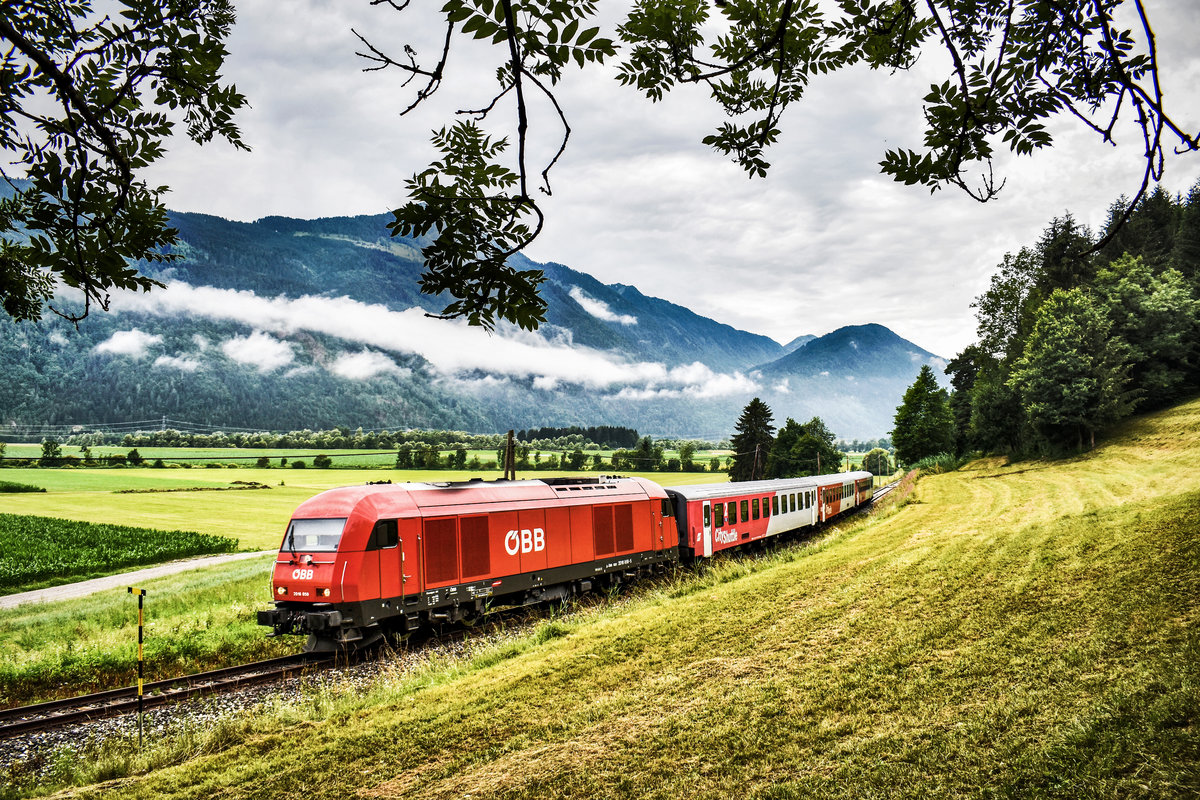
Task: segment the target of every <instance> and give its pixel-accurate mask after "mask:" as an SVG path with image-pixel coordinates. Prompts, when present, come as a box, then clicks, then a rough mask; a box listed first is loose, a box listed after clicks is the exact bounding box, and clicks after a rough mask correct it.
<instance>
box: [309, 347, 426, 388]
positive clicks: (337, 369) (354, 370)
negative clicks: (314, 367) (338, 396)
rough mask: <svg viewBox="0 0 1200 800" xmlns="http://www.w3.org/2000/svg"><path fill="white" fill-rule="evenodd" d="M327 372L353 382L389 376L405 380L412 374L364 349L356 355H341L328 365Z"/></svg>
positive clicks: (381, 355)
mask: <svg viewBox="0 0 1200 800" xmlns="http://www.w3.org/2000/svg"><path fill="white" fill-rule="evenodd" d="M329 371H330V372H332V373H333V374H334V375H338V376H340V377H343V378H348V379H350V380H355V381H361V380H366V379H367V378H374V377H375V376H376V375H389V374H390V375H396V376H398V377H401V378H407V377H408V376H409V375H410V374H411V373H412V370H409V369H405V368H404V367H401V366H400V365H398V364H397V363H396V362H395V361H392V360H391V359H390V358H388V357H387V356H385V355H384V354H383V353H380V352H377V351H375V350H366V349H364V350H362V351H361V352H358V353H342V354H341V355H340V356H338V357H337V358H336V359H334V361H333V363H332V364H330V365H329Z"/></svg>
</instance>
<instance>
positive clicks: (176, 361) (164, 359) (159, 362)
mask: <svg viewBox="0 0 1200 800" xmlns="http://www.w3.org/2000/svg"><path fill="white" fill-rule="evenodd" d="M154 366H156V367H170V368H171V369H177V370H179V371H180V372H195V371H196V370H198V369H200V360H199V359H196V358H192V357H191V356H159V357H158V358H156V359H154Z"/></svg>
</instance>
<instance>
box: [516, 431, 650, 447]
mask: <svg viewBox="0 0 1200 800" xmlns="http://www.w3.org/2000/svg"><path fill="white" fill-rule="evenodd" d="M572 437H577V438H578V439H580V440H581V441H586V442H594V443H596V444H598V445H600V446H601V447H612V448H616V447H637V443H638V432H637V431H636V430H634V429H633V428H622V427H619V426H615V425H592V426H590V427H587V428H581V427H579V426H578V425H572V426H570V427H568V428H530V429H529V430H526V431H517V434H516V438H517V441H519V442H530V443H541V442H545V441H547V440H555V439H571V438H572Z"/></svg>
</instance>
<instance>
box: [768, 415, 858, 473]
mask: <svg viewBox="0 0 1200 800" xmlns="http://www.w3.org/2000/svg"><path fill="white" fill-rule="evenodd" d="M841 463H842V452H841V451H840V450H839V449H838V448H837V446H836V445H835V444H834V436H833V431H831V430H829V428H828V427H826V425H825V423H824V421H822V419H821V418H820V417H813V418H812V419H810V420H809V421H808V422H805V423H803V424H801V423H799V422H796V420H794V419H792V418H791V417H788V419H787V422H785V423H784V425H783V427H781V428H780V429H779V433H778V435H777V436H776V437H775V443H774V444H773V445H772V446H771V454H770V457H769V458H768V459H767V473H766V477H768V478H795V477H802V476H805V475H821V474H828V473H830V472H836V471H837V470H838V469H839V467H840V466H841Z"/></svg>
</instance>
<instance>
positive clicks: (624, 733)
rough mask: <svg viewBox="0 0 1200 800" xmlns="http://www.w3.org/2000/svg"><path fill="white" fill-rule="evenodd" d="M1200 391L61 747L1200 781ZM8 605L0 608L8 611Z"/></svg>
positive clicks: (325, 791) (278, 787)
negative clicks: (794, 531)
mask: <svg viewBox="0 0 1200 800" xmlns="http://www.w3.org/2000/svg"><path fill="white" fill-rule="evenodd" d="M1198 459H1200V401H1197V402H1191V403H1189V404H1186V405H1184V406H1181V407H1179V408H1176V409H1174V410H1172V411H1170V412H1167V413H1162V414H1158V415H1156V416H1153V417H1150V418H1147V419H1144V420H1139V421H1134V422H1131V423H1129V424H1127V425H1126V426H1125V427H1124V428H1123V429H1122V431H1121V432H1120V433H1119V435H1118V436H1117V437H1115V438H1113V439H1112V440H1111V441H1109V442H1108V443H1107V444H1102V445H1101V446H1100V447H1098V448H1097V449H1096V450H1095V451H1093V452H1091V453H1088V454H1086V455H1083V456H1080V457H1077V458H1073V459H1068V460H1065V461H1057V462H1028V463H1017V464H1007V463H1005V462H1004V461H1003V460H1001V459H987V460H983V461H977V462H974V463H972V464H970V465H968V466H967V467H966V468H964V469H963V470H960V471H957V472H951V473H946V474H942V475H935V476H928V477H925V478H922V479H921V480H920V482H919V483H917V484H916V487H915V489H914V490H913V491H912V493H911V494H910V495H908V496H907V497H904V498H900V499H899V502H897V503H893V504H890V505H888V506H882V505H881V507H880V508H879V509H877V510H876V512H875V513H874V515H873V516H871V517H869V518H866V519H859V520H855V521H852V522H849V523H844V524H842V525H839V526H837V527H834V528H830V529H827V530H826V531H825V532H824V534H823V536H821V537H820V538H818V539H816V540H813V541H810V542H808V543H806V544H802V545H799V546H793V547H789V548H785V549H780V550H777V551H774V552H768V553H765V554H762V555H760V556H758V557H756V558H742V559H719V560H714V561H713V562H712V563H709V564H706V565H704V566H702V567H701V568H699V569H698V570H689V571H682V572H680V573H679V574H678V575H677V576H676V578H675V579H674V580H671V581H666V582H660V583H657V584H654V585H650V586H644V587H642V588H640V589H639V590H637V591H635V593H634V594H633V595H631V596H627V597H625V598H623V599H622V600H621V601H620V602H617V603H610V604H602V605H598V606H587V607H581V608H578V609H576V610H575V611H573V612H571V613H567V614H564V615H561V616H557V617H555V618H552V619H549V620H547V621H545V622H543V623H541V624H540V625H539V626H538V627H537V628H536V630H535V631H534V632H533V633H532V634H529V635H523V636H520V637H516V638H508V639H501V640H497V641H495V642H491V643H481V644H480V645H479V646H477V647H475V648H472V649H470V651H469V652H468V653H467V654H466V655H463V656H462V657H457V658H446V657H442V658H431V659H429V660H428V661H427V663H425V664H424V665H423V666H421V667H418V668H415V669H414V670H411V671H407V672H405V671H397V672H395V673H394V674H388V673H385V674H384V675H383V676H382V677H380V678H379V679H378V680H377V681H376V682H375V684H374V685H373V687H369V688H367V689H364V688H363V687H361V686H357V685H355V686H352V685H349V684H347V685H346V686H344V687H341V688H339V687H337V686H329V685H328V684H323V685H319V686H317V685H314V687H313V688H312V690H311V693H310V695H309V696H307V697H305V698H303V699H302V700H300V701H297V702H292V703H276V704H274V705H270V706H268V707H266V708H262V709H259V710H258V711H256V712H255V713H254V714H248V715H243V716H240V717H234V718H229V719H227V720H225V721H224V722H223V723H220V724H217V725H214V726H211V728H210V729H209V730H206V731H197V730H194V729H192V730H182V731H179V732H178V733H177V734H176V735H175V736H166V737H160V738H158V739H157V740H156V741H155V742H153V743H151V744H150V745H149V746H148V747H147V748H146V749H145V750H144V751H142V752H140V753H139V752H138V751H137V749H136V744H135V742H119V741H110V742H108V743H107V744H106V745H105V746H103V747H100V748H97V749H96V750H94V751H91V752H89V753H87V754H84V755H82V756H76V757H66V756H64V759H63V761H61V762H60V767H61V770H60V772H59V773H58V774H59V778H58V780H59V781H60V782H59V783H57V784H56V785H55V786H44V787H40V788H41V790H42V791H50V790H54V789H59V788H63V787H64V786H71V785H74V788H66V789H65V792H64V794H63V795H62V796H66V797H78V798H101V797H102V798H135V797H136V798H149V797H155V798H159V797H161V798H180V799H182V798H207V797H211V796H214V795H220V796H221V797H223V798H258V797H262V796H274V797H306V798H341V797H351V796H361V797H400V796H403V797H406V798H407V797H412V798H451V797H463V796H466V795H470V796H472V797H476V798H481V797H530V796H553V797H580V798H589V799H590V798H594V797H613V796H621V797H664V798H665V797H702V796H708V797H752V798H773V799H775V800H778V799H780V798H799V797H822V798H825V797H830V798H843V797H844V798H859V797H889V798H890V797H912V798H925V797H930V796H937V797H968V796H969V797H977V796H982V797H1014V798H1016V797H1062V798H1080V797H1084V798H1110V797H1152V798H1159V797H1161V798H1175V797H1185V796H1188V797H1192V796H1197V795H1198V794H1200V626H1198V623H1200V471H1197V470H1195V469H1194V468H1193V467H1192V465H1193V464H1195V463H1196V462H1197V460H1198ZM4 619H5V618H4V617H0V621H3V620H4Z"/></svg>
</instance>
